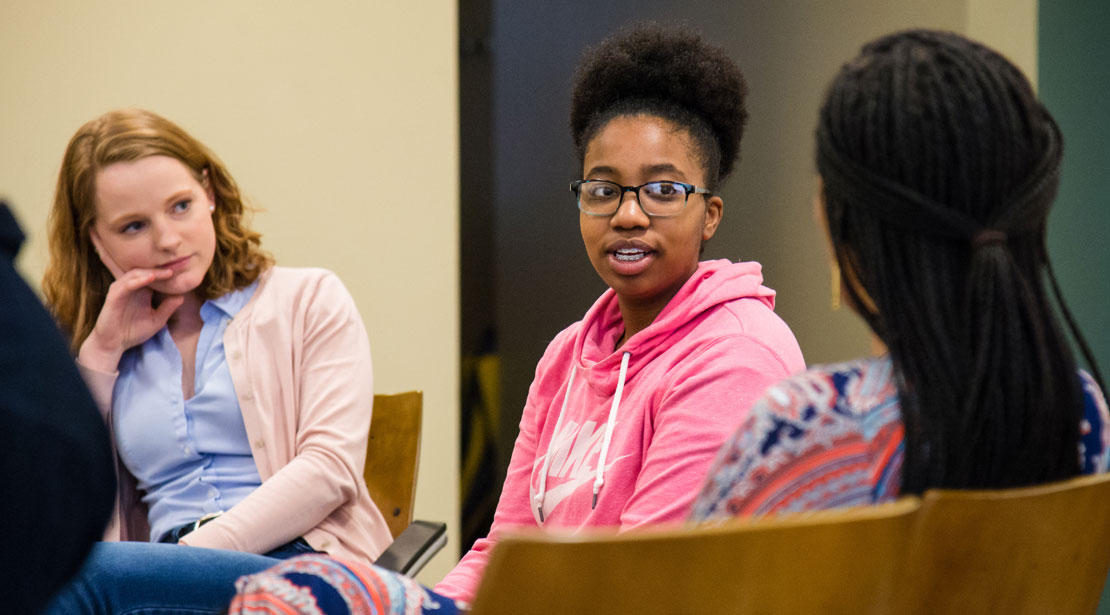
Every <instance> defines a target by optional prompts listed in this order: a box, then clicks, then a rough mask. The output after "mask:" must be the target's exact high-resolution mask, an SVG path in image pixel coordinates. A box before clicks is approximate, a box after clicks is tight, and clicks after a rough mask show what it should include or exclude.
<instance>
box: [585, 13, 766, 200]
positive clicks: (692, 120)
mask: <svg viewBox="0 0 1110 615" xmlns="http://www.w3.org/2000/svg"><path fill="white" fill-rule="evenodd" d="M747 91H748V86H747V83H746V82H745V80H744V75H743V73H741V72H740V68H739V67H737V66H736V63H735V62H733V61H732V59H731V58H729V57H728V54H727V53H726V52H725V51H724V49H721V48H720V47H715V46H713V45H710V44H708V43H707V42H705V41H704V40H702V38H701V37H700V36H699V35H698V34H697V33H696V32H694V31H693V30H690V29H688V28H686V27H683V26H675V25H673V24H667V25H664V24H658V23H652V22H645V23H639V24H634V25H631V26H627V27H625V28H623V29H621V30H620V31H619V32H617V33H616V34H614V35H613V36H611V37H609V38H607V39H605V40H604V41H602V42H601V43H600V44H598V45H597V46H596V47H594V48H592V49H590V50H588V51H587V52H586V54H585V55H584V56H583V58H582V61H581V62H580V63H579V65H578V69H577V71H576V73H575V76H574V87H573V94H572V98H571V111H570V127H571V133H572V134H573V136H574V144H575V147H576V148H577V150H578V157H579V162H581V161H582V160H584V159H585V156H586V148H587V147H588V146H589V144H590V141H591V140H592V139H593V137H594V136H596V135H597V133H598V132H600V131H601V129H602V128H603V127H605V125H606V124H608V123H609V121H610V120H612V119H613V118H615V117H619V116H636V115H652V116H656V117H659V118H661V119H664V120H666V121H668V122H670V123H672V124H674V125H675V126H677V127H679V128H683V129H685V130H686V131H687V132H688V133H689V134H690V137H691V138H692V141H693V144H694V147H695V148H696V150H697V151H696V152H695V153H696V154H697V158H698V159H699V162H700V163H701V164H702V165H703V166H704V168H705V173H706V184H707V186H706V187H707V188H708V189H709V190H711V191H714V192H716V191H717V189H718V187H719V186H720V183H721V182H722V181H724V179H725V178H726V177H727V176H728V174H729V173H730V172H732V169H733V167H734V165H735V162H736V160H737V158H738V157H739V154H740V138H741V137H742V136H743V134H744V125H745V123H746V122H747V118H748V113H747V111H746V110H745V108H744V98H745V96H746V95H747Z"/></svg>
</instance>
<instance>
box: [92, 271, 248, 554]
mask: <svg viewBox="0 0 1110 615" xmlns="http://www.w3.org/2000/svg"><path fill="white" fill-rule="evenodd" d="M257 285H258V283H257V282H255V283H254V284H252V285H250V286H248V287H246V288H243V289H241V290H237V291H233V292H230V293H228V294H226V295H224V296H222V297H219V298H217V299H212V300H209V301H205V302H204V304H203V305H202V306H201V308H200V317H201V320H202V321H203V322H204V324H203V326H202V327H201V330H200V338H199V340H198V341H197V356H196V370H195V372H196V380H195V383H194V385H193V386H194V389H193V390H194V395H193V397H191V398H189V399H185V396H184V394H183V393H182V391H181V373H182V364H181V354H180V353H179V352H178V350H177V346H176V345H175V344H174V342H173V338H172V337H171V336H170V332H169V329H167V328H165V327H163V328H162V330H161V331H159V332H158V333H157V334H155V335H154V337H152V338H150V339H149V340H147V341H146V342H144V343H143V344H141V345H139V346H136V347H134V348H132V349H130V350H128V351H127V352H126V353H124V355H123V357H122V359H121V360H120V365H119V374H120V375H119V379H118V380H116V388H115V394H114V395H113V397H112V416H113V423H112V426H113V429H114V430H115V435H116V446H117V447H118V450H119V456H120V459H122V460H123V463H124V465H125V466H127V469H128V471H130V472H131V474H132V475H133V476H134V477H135V478H136V480H137V481H138V486H139V489H141V490H142V491H143V493H144V495H143V501H144V502H145V503H146V505H147V507H148V508H149V511H150V514H149V520H150V539H151V540H152V541H155V540H158V538H160V537H161V536H162V535H163V534H165V533H166V532H167V531H169V530H171V529H173V528H175V527H177V526H179V525H183V524H185V523H192V522H193V521H196V520H197V519H199V518H201V517H203V516H204V515H206V514H209V513H213V512H218V511H225V510H228V509H229V508H231V507H232V506H235V505H236V504H237V503H239V502H240V501H241V500H242V499H243V498H245V497H247V495H248V494H250V493H251V492H252V491H254V490H255V489H256V488H257V487H258V486H259V485H261V484H262V479H261V477H260V476H259V474H258V468H257V467H256V466H255V463H254V457H253V456H252V455H251V450H250V443H249V442H248V440H247V430H246V427H245V426H244V425H243V414H242V411H241V410H240V408H239V400H238V399H237V398H236V396H235V386H234V384H233V383H232V381H231V372H230V371H229V370H228V367H227V356H226V355H225V352H224V342H223V336H224V331H225V330H226V329H227V325H228V323H229V322H231V319H232V318H233V317H234V316H235V315H236V314H237V313H239V310H241V309H242V308H243V306H244V305H246V304H247V301H248V300H250V298H251V296H252V295H253V294H254V291H255V289H256V288H257Z"/></svg>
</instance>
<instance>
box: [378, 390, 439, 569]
mask: <svg viewBox="0 0 1110 615" xmlns="http://www.w3.org/2000/svg"><path fill="white" fill-rule="evenodd" d="M423 408H424V394H423V393H422V392H420V391H408V392H405V393H397V394H394V395H375V396H374V414H373V417H372V418H371V422H370V438H369V441H368V442H367V445H366V468H365V469H364V470H363V477H364V479H365V480H366V488H367V489H368V490H369V491H370V497H371V499H373V500H374V503H375V504H377V506H378V509H379V510H381V512H382V515H383V516H384V517H385V520H386V523H387V524H388V525H389V531H390V532H391V533H392V534H393V538H394V542H393V544H392V545H390V546H389V548H388V549H386V551H385V552H384V553H382V554H381V555H380V556H379V557H378V559H377V561H375V562H374V563H375V564H377V565H379V566H382V567H383V568H388V569H389V570H394V571H397V572H401V573H403V574H408V575H413V574H416V573H417V572H419V571H420V569H421V568H423V567H424V565H425V564H426V563H427V562H428V560H430V559H431V558H432V556H433V555H435V554H436V553H437V552H439V550H440V549H442V548H443V547H444V546H445V545H446V544H447V536H446V530H447V525H446V524H444V523H440V522H431V521H419V520H418V521H413V503H414V501H415V499H416V479H417V474H418V470H419V466H420V429H421V424H422V414H423Z"/></svg>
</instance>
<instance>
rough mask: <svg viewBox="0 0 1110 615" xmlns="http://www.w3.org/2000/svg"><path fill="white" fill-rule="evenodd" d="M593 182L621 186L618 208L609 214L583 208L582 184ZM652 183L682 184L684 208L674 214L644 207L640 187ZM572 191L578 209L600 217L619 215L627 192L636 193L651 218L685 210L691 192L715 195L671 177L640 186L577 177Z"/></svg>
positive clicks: (643, 210) (667, 216)
mask: <svg viewBox="0 0 1110 615" xmlns="http://www.w3.org/2000/svg"><path fill="white" fill-rule="evenodd" d="M591 183H594V184H602V183H604V184H611V185H613V186H616V187H617V188H620V195H619V198H618V199H617V207H616V209H614V210H613V211H611V212H609V213H607V214H601V213H597V212H592V211H586V210H585V209H582V186H584V185H586V184H591ZM652 184H674V185H676V186H682V188H683V190H685V191H686V199H685V200H684V201H683V202H682V209H680V210H678V211H676V212H674V213H673V214H653V213H651V212H650V211H648V210H647V209H644V202H643V199H641V198H640V189H641V188H643V187H644V186H650V185H652ZM570 191H571V192H573V193H574V199H575V202H576V203H577V204H578V211H580V212H582V213H584V214H586V215H587V216H598V217H603V216H615V215H617V212H618V211H620V210H621V205H623V204H624V193H626V192H632V193H634V194H635V195H636V205H637V206H638V207H639V208H640V211H642V212H644V214H646V215H647V216H648V217H649V218H672V217H674V216H677V215H679V214H681V213H682V212H683V211H685V210H686V204H687V203H689V202H690V195H691V194H704V195H705V197H706V198H709V197H711V196H713V193H712V192H710V191H709V190H707V189H706V188H699V187H698V186H695V185H694V184H687V183H686V182H678V181H674V180H670V179H659V180H655V181H651V182H645V183H643V184H640V185H639V186H622V185H620V184H618V183H617V182H614V181H609V180H607V179H576V180H574V181H572V182H570Z"/></svg>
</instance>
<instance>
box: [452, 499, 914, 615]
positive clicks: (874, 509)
mask: <svg viewBox="0 0 1110 615" xmlns="http://www.w3.org/2000/svg"><path fill="white" fill-rule="evenodd" d="M918 505H919V503H918V501H917V499H916V498H904V499H902V500H899V501H897V502H894V503H891V504H884V505H881V506H871V507H861V508H853V509H842V510H831V511H823V512H818V513H808V514H802V515H788V516H781V517H776V518H774V519H765V520H759V521H743V520H740V521H733V522H730V523H728V524H726V525H722V526H716V527H697V528H689V529H683V530H669V531H639V532H628V533H624V534H619V535H614V534H611V533H609V534H596V533H587V534H578V535H574V536H567V535H563V536H559V535H553V534H540V533H536V534H533V535H520V536H516V537H512V536H509V537H506V538H504V539H503V540H501V541H500V542H499V543H498V545H497V546H496V548H494V550H493V553H492V555H491V558H490V562H489V567H488V568H487V569H486V572H485V574H484V577H483V580H482V583H481V585H480V586H479V588H478V594H477V596H476V598H475V601H474V605H473V606H474V610H473V615H502V614H508V613H763V614H772V613H784V614H785V613H791V614H793V613H846V614H847V613H851V614H853V615H855V614H866V613H889V612H894V609H893V604H894V600H895V599H896V594H895V592H896V590H897V586H896V583H895V581H896V574H895V573H896V569H895V567H894V566H892V565H890V564H891V563H892V562H896V561H897V560H898V558H899V556H900V555H901V554H902V553H903V552H904V551H905V549H906V544H907V540H908V536H909V534H910V529H911V524H912V521H913V514H914V512H915V511H916V510H917V507H918Z"/></svg>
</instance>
